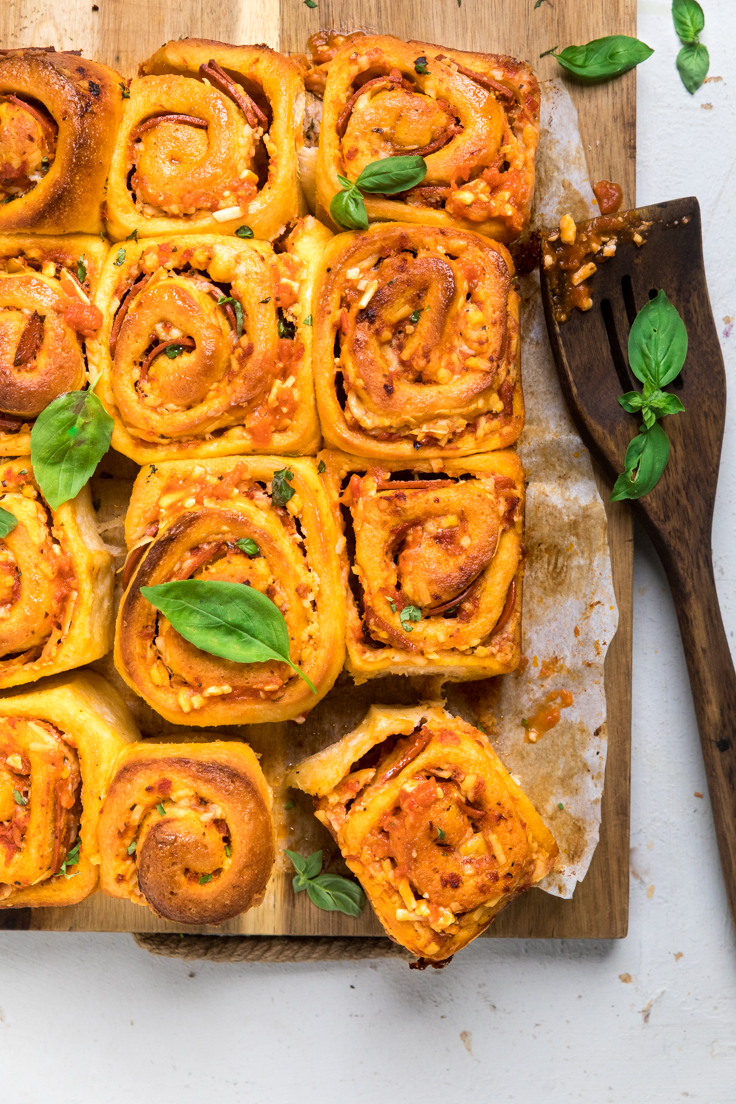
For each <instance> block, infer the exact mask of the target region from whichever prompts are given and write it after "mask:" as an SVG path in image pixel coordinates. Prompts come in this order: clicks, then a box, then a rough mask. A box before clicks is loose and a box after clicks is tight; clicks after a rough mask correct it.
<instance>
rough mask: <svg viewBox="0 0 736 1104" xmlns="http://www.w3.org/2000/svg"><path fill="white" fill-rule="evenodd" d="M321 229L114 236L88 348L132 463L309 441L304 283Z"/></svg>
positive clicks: (285, 448)
mask: <svg viewBox="0 0 736 1104" xmlns="http://www.w3.org/2000/svg"><path fill="white" fill-rule="evenodd" d="M329 237H330V233H329V231H328V230H326V229H325V228H324V227H322V226H320V225H319V223H317V222H316V220H315V219H313V218H311V217H308V218H307V219H304V220H300V221H299V223H298V224H297V226H296V227H295V229H294V231H293V232H292V234H291V235H290V236H289V238H288V239H287V240H286V242H285V244H284V248H283V250H282V251H281V252H278V253H275V252H274V251H273V249H272V248H271V246H270V245H268V244H266V243H263V242H250V241H241V240H239V239H237V238H234V237H233V238H228V239H226V238H222V237H219V236H216V235H212V234H209V235H186V236H182V237H178V238H177V237H169V238H165V239H158V238H156V239H152V240H147V241H140V242H137V243H136V242H126V243H125V244H124V245H120V246H113V248H112V250H111V251H110V255H109V257H108V260H107V264H106V265H105V270H104V272H103V275H102V279H101V282H100V289H99V292H98V296H97V303H98V305H99V306H100V308H101V309H102V311H103V314H104V316H105V321H104V325H103V329H102V330H101V331H100V337H99V340H98V341H96V342H95V343H93V345H92V348H91V352H90V356H91V360H92V362H93V364H94V365H95V366H96V367H97V368H98V370H99V371H100V373H101V380H100V384H99V387H98V394H99V396H100V398H101V399H102V401H103V403H104V404H105V406H106V408H107V409H108V411H109V413H110V414H111V415H112V416H113V418H114V419H115V428H114V430H113V447H114V448H116V449H118V450H119V451H120V452H123V453H125V454H126V455H127V456H130V457H132V459H134V460H135V461H137V462H138V463H145V462H146V461H151V460H159V459H161V460H176V459H179V458H181V457H187V456H189V457H193V456H222V455H232V454H235V453H244V452H306V453H308V452H312V451H314V450H315V449H316V447H317V444H318V442H319V425H318V422H317V414H316V409H315V401H314V388H313V383H312V373H311V365H310V359H311V343H312V326H311V324H310V321H311V320H310V316H309V312H310V309H311V307H310V303H311V285H312V280H313V273H314V269H315V266H316V264H317V262H318V260H319V257H320V255H321V253H322V249H323V247H324V244H325V241H326V240H328V239H329Z"/></svg>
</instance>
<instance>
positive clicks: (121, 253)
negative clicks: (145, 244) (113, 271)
mask: <svg viewBox="0 0 736 1104" xmlns="http://www.w3.org/2000/svg"><path fill="white" fill-rule="evenodd" d="M124 262H125V250H124V249H123V248H122V246H121V248H120V249H118V252H117V256H116V257H115V260H114V261H113V262H112V263H113V264H114V265H115V267H116V268H120V266H121V264H123V263H124Z"/></svg>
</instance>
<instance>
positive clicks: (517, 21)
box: [0, 0, 636, 939]
mask: <svg viewBox="0 0 736 1104" xmlns="http://www.w3.org/2000/svg"><path fill="white" fill-rule="evenodd" d="M535 4H536V0H370V2H369V0H318V6H317V7H313V8H308V7H307V6H306V5H305V4H304V3H303V2H302V0H177V3H175V4H172V3H170V2H169V0H98V2H97V3H96V4H93V3H92V0H66V2H65V3H64V4H62V5H59V4H58V3H54V2H52V0H4V3H2V4H1V5H0V47H14V46H34V45H37V46H52V45H53V46H55V47H56V49H57V50H61V49H81V51H82V53H83V54H84V55H85V56H86V57H90V58H95V59H96V60H98V61H102V62H105V63H106V64H107V65H110V66H112V67H113V68H115V69H117V70H118V71H119V72H120V73H122V74H123V75H124V76H126V77H127V76H134V75H135V74H136V70H137V66H138V63H139V62H140V61H142V60H143V59H145V58H146V57H148V56H149V55H150V54H151V53H153V51H154V50H155V49H157V48H158V47H159V46H160V45H161V44H162V43H163V42H165V41H167V40H168V39H171V38H185V37H197V38H209V39H217V40H221V41H224V42H234V43H253V42H265V43H268V44H269V45H270V46H273V47H275V48H276V49H280V50H282V51H283V52H285V53H293V52H300V51H302V50H303V49H304V43H305V41H306V38H307V36H308V35H309V34H311V33H312V32H314V31H316V30H318V29H319V28H320V27H337V28H340V29H346V30H354V29H357V28H361V29H364V30H374V31H381V32H384V33H391V34H395V35H398V36H399V37H401V38H414V39H419V40H423V41H427V42H435V43H438V44H441V45H444V46H454V47H457V48H460V49H475V50H481V51H496V52H501V53H509V54H513V55H516V56H518V57H521V58H525V59H526V60H528V61H530V62H531V63H532V64H533V65H534V67H535V69H536V71H537V73H538V75H539V77H540V78H545V77H549V76H552V75H556V76H559V75H561V70H560V68H559V66H558V65H557V63H556V62H555V61H554V60H553V59H552V58H550V57H545V58H541V59H540V57H539V55H540V54H541V53H543V52H544V51H546V50H549V49H550V48H552V47H555V46H559V47H560V48H562V47H564V46H567V45H570V44H572V43H582V42H586V41H588V40H589V39H593V38H598V37H601V36H603V35H608V34H614V33H618V34H629V35H634V34H636V0H607V2H606V3H605V4H593V3H591V2H590V0H541V2H540V3H539V4H538V5H537V6H536V7H535ZM569 88H570V92H571V95H572V97H573V100H574V101H575V104H576V106H577V108H578V112H579V117H580V130H581V133H582V137H583V142H584V144H585V148H586V150H587V156H588V165H589V169H590V175H591V179H593V180H597V179H599V178H601V177H607V178H608V179H610V180H617V181H618V182H619V183H620V184H621V185H622V187H623V192H624V206H625V207H626V206H633V205H634V202H635V192H634V189H635V157H636V75H635V71H633V72H630V73H628V74H626V75H625V76H623V77H620V78H618V79H617V80H614V81H610V82H608V83H606V84H601V85H597V86H593V87H591V86H582V85H575V84H572V83H571V84H570V85H569ZM601 486H602V488H603V483H601ZM607 497H608V495H607V493H604V499H607ZM607 511H608V520H609V540H610V546H611V557H612V563H613V580H614V586H615V589H616V596H617V599H618V605H619V612H620V622H619V630H618V633H617V635H616V637H615V638H614V640H613V643H612V644H611V646H610V648H609V651H608V656H607V659H606V696H607V703H608V741H609V743H608V762H607V767H606V780H605V790H604V794H603V803H602V806H603V807H602V826H601V838H600V843H599V845H598V849H597V851H596V853H595V856H594V858H593V862H592V864H591V867H590V871H589V873H588V875H587V877H586V878H585V881H584V882H583V883H582V884H581V885H580V886H578V888H577V890H576V892H575V895H574V897H573V899H572V900H571V901H563V900H559V899H557V898H552V897H550V896H548V895H547V894H544V893H542V892H540V891H538V890H532V891H531V892H530V893H528V894H526V895H525V896H524V897H523V898H521V899H520V900H519V901H517V902H516V903H515V904H513V905H512V906H511V907H510V908H509V909H507V910H506V911H505V912H504V913H502V914H501V915H500V916H499V918H498V919H497V920H496V922H495V923H494V925H493V926H492V928H491V929H490V930H489V932H488V933H487V934H488V935H491V936H506V937H509V936H513V937H543V938H550V937H553V938H566V939H576V938H577V939H579V938H596V939H611V938H621V937H623V936H624V935H625V934H626V930H627V924H628V879H629V875H628V856H629V766H630V734H631V731H630V730H631V620H632V562H633V534H632V522H631V516H630V513H629V510H628V508H627V507H626V506H625V505H624V504H623V503H621V504H616V505H614V506H610V505H609V506H607ZM363 693H364V694H365V693H366V691H365V688H363ZM367 693H368V694H370V690H369V691H368V692H367ZM369 700H370V697H367V698H366V703H367V702H368V701H369ZM149 722H150V723H149V725H148V726H145V725H144V730H145V731H146V732H147V733H148V734H152V733H153V732H154V731H155V718H153V717H149ZM259 728H261V729H266V728H268V729H276V728H280V729H282V730H285V729H286V726H259ZM162 731H163V729H162ZM249 735H250V734H249ZM284 738H285V731H281V732H279V733H277V734H276V735H275V736H274V737H273V739H271V737H270V736H269V739H270V740H271V745H273V740H274V739H275V740H276V741H277V742H278V741H280V740H283V739H284ZM253 740H254V743H255V744H256V746H258V745H259V744H260V743H261V741H262V740H263V734H262V733H257V734H254V736H253ZM272 750H273V748H272ZM266 754H268V752H266ZM287 831H288V830H287ZM288 838H289V837H288V834H287V836H286V839H288ZM286 845H287V843H286V841H284V843H282V846H286ZM318 845H319V844H318ZM0 927H5V928H26V929H27V928H31V929H38V930H62V931H162V932H166V931H168V932H172V931H182V930H185V931H192V930H193V929H191V928H177V926H176V925H174V924H168V923H166V922H164V921H161V920H158V919H157V918H156V917H155V916H154V915H153V913H151V912H150V910H149V909H144V908H140V907H139V906H136V905H133V904H128V903H126V902H117V901H115V902H114V901H111V900H110V899H108V898H105V897H103V896H102V895H101V894H96V895H94V896H93V897H91V898H90V899H89V900H88V901H86V902H83V903H82V904H81V905H77V906H75V907H73V908H68V909H35V910H30V909H20V910H6V911H4V912H0ZM194 930H202V931H206V930H207V929H194ZM210 930H216V931H217V932H218V933H220V934H227V933H241V934H264V935H267V934H268V935H270V934H287V935H338V934H339V935H378V934H382V932H381V929H380V927H379V925H378V923H377V921H376V920H375V917H374V916H373V915H372V913H371V910H370V909H368V908H367V909H366V910H365V913H364V915H363V917H361V919H360V920H358V921H356V920H352V919H349V918H347V917H343V916H341V915H340V914H339V913H325V912H319V911H318V910H317V909H315V908H313V907H312V906H311V905H310V904H309V902H308V901H307V900H306V894H304V893H303V894H300V895H299V896H298V897H295V896H294V894H293V892H292V890H291V876H290V875H289V874H288V873H286V872H281V873H278V874H276V875H275V876H274V878H273V879H272V884H271V887H270V889H269V893H268V895H267V898H266V900H265V901H264V904H263V905H262V906H261V907H260V908H258V909H255V910H253V911H252V912H250V913H248V914H246V916H244V917H242V918H240V919H237V920H234V921H231V922H230V923H228V924H225V925H222V926H221V927H220V928H217V929H210Z"/></svg>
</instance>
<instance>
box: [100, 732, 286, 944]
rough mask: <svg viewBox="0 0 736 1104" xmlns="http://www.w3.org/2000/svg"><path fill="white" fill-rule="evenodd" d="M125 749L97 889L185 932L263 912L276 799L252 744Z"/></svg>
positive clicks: (213, 741)
mask: <svg viewBox="0 0 736 1104" xmlns="http://www.w3.org/2000/svg"><path fill="white" fill-rule="evenodd" d="M186 735H187V734H186V733H182V742H177V743H169V744H167V743H157V742H156V741H155V740H146V741H145V743H141V744H138V745H137V746H131V747H128V748H125V750H124V751H122V752H121V754H120V757H119V758H118V760H117V764H116V766H115V772H114V775H113V778H112V781H111V783H110V787H109V790H108V794H107V797H106V799H105V804H104V807H103V810H102V816H101V819H100V855H101V866H100V883H101V888H102V890H103V891H104V892H105V893H107V894H108V896H110V897H121V898H123V899H125V900H130V901H134V902H135V903H136V904H138V905H149V906H150V908H151V909H152V910H153V911H154V912H155V913H156V915H157V916H162V917H163V918H164V919H165V920H173V921H174V922H176V923H179V924H221V923H222V922H223V921H224V920H230V919H231V918H232V917H233V916H237V915H238V914H239V913H241V912H247V910H248V909H249V908H253V907H254V906H255V905H259V904H260V903H261V900H262V899H263V894H264V892H265V890H266V886H267V884H268V880H269V878H270V876H271V868H272V866H273V863H274V859H275V857H276V839H275V832H274V824H273V816H272V811H271V806H272V797H271V790H270V788H269V785H268V783H267V782H266V779H265V778H264V775H263V771H262V770H261V768H260V766H259V764H258V759H257V757H256V756H255V754H254V753H253V752H252V751H251V749H250V748H249V747H248V745H247V744H245V743H242V742H240V741H237V740H232V741H227V742H225V741H222V740H218V739H217V734H216V733H215V732H211V733H207V737H208V742H194V741H198V738H199V739H201V737H199V734H197V735H195V736H194V739H193V741H192V742H185V739H186Z"/></svg>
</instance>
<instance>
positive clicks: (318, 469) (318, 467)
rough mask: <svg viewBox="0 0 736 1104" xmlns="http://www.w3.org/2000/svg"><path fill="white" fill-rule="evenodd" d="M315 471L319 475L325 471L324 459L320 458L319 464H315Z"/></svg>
mask: <svg viewBox="0 0 736 1104" xmlns="http://www.w3.org/2000/svg"><path fill="white" fill-rule="evenodd" d="M317 471H318V472H319V474H320V475H322V474H323V472H326V471H327V465H326V464H325V462H324V460H320V462H319V464H318V465H317Z"/></svg>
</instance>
